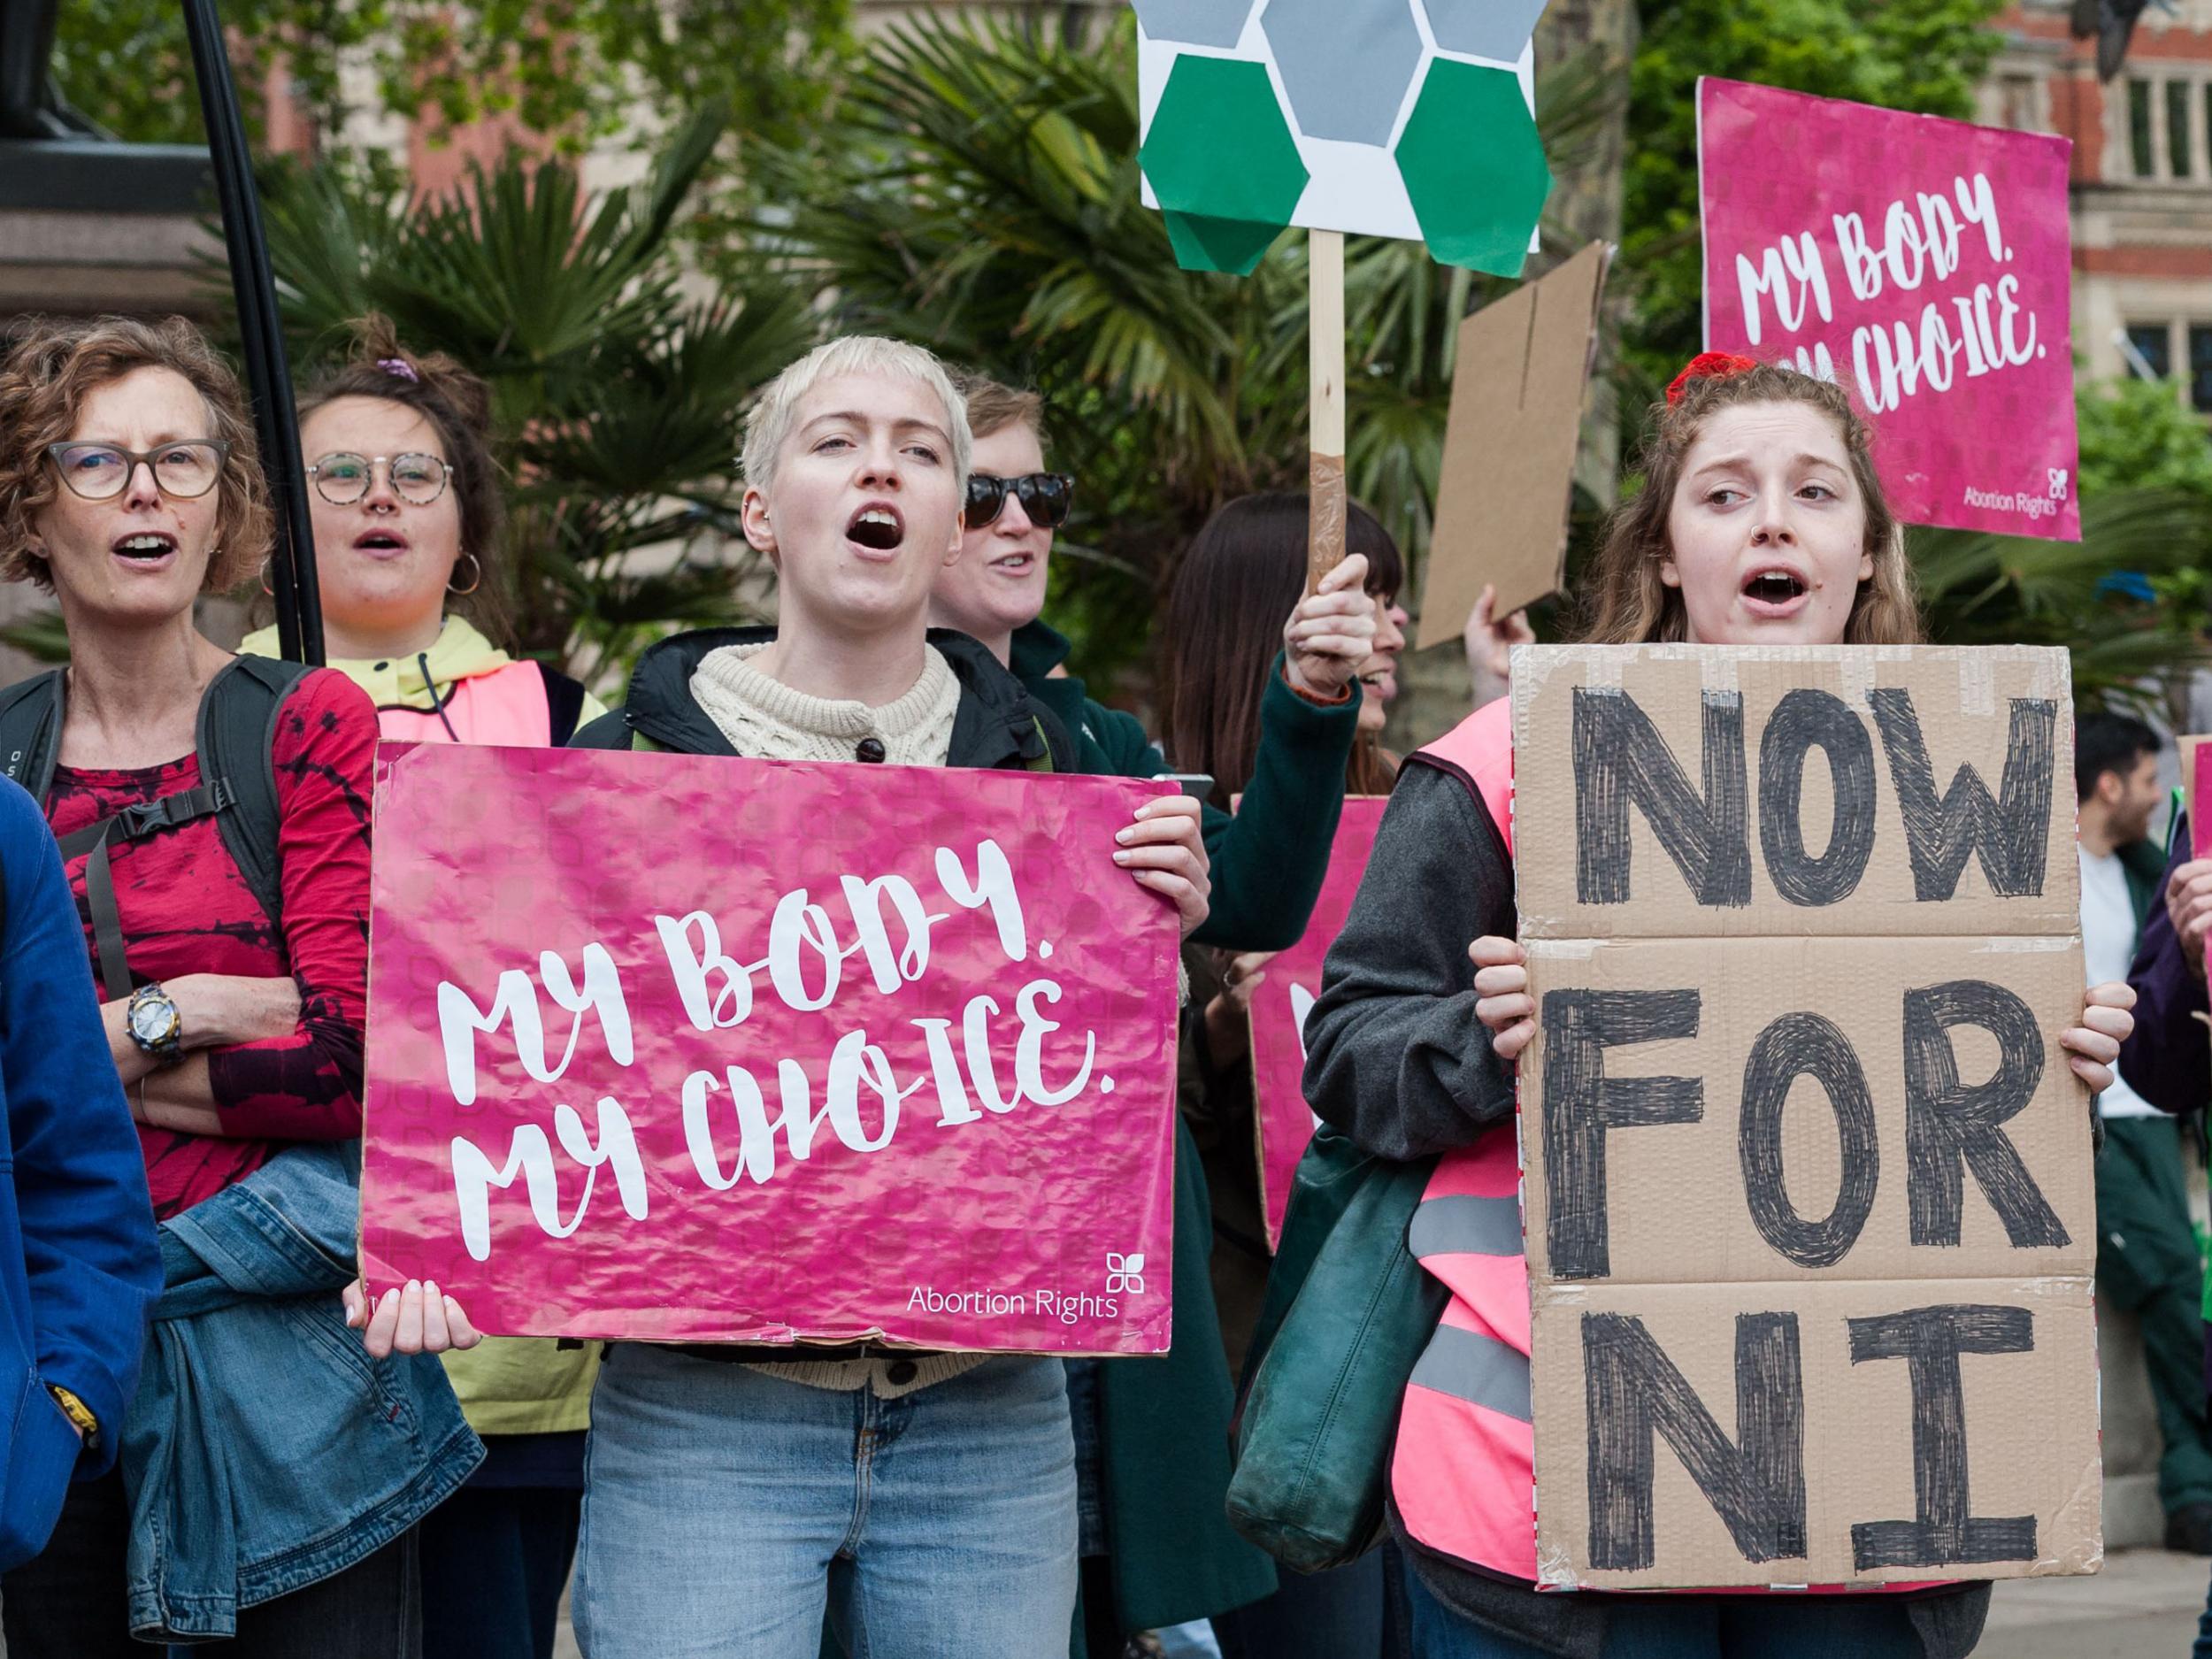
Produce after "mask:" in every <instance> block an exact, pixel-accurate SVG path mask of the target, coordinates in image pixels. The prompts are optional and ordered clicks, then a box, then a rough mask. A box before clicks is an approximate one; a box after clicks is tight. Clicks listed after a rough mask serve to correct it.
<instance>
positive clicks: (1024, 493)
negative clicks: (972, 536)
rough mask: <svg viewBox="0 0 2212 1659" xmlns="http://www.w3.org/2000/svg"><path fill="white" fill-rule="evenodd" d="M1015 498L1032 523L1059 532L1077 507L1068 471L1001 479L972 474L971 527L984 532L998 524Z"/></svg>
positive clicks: (969, 490)
mask: <svg viewBox="0 0 2212 1659" xmlns="http://www.w3.org/2000/svg"><path fill="white" fill-rule="evenodd" d="M1009 495H1012V496H1014V497H1016V498H1017V499H1018V500H1019V501H1020V503H1021V504H1022V511H1023V512H1025V513H1026V514H1027V515H1028V516H1029V522H1030V523H1032V524H1033V525H1036V526H1040V527H1041V528H1043V529H1046V530H1057V529H1058V528H1059V527H1060V526H1062V525H1064V524H1065V523H1067V521H1068V510H1069V509H1070V508H1071V507H1073V506H1074V505H1075V480H1073V479H1072V478H1070V477H1069V476H1068V475H1067V474H1066V473H1065V472H1031V473H1029V474H1027V475H1026V476H1025V477H1022V478H1001V477H999V476H998V474H996V473H995V472H971V473H970V474H969V475H968V528H969V529H971V530H980V529H982V528H983V526H986V525H987V524H994V523H995V522H997V519H998V516H999V514H1000V513H1002V512H1003V511H1006V498H1007V497H1008V496H1009Z"/></svg>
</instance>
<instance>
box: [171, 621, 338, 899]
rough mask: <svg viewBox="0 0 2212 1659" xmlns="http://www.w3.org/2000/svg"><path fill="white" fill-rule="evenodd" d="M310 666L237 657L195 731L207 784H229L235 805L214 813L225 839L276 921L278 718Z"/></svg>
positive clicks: (279, 887) (203, 707)
mask: <svg viewBox="0 0 2212 1659" xmlns="http://www.w3.org/2000/svg"><path fill="white" fill-rule="evenodd" d="M310 672H312V671H311V669H310V667H309V665H308V664H305V663H288V662H284V661H281V660H280V659H279V658H276V657H234V658H232V659H231V663H230V665H229V666H228V667H227V668H225V669H224V670H223V672H221V673H219V674H218V675H216V676H215V680H214V682H213V683H212V684H211V685H210V686H209V687H208V688H207V695H205V696H204V697H202V698H201V699H200V718H199V727H198V730H197V732H196V733H195V735H194V738H193V747H194V748H195V749H197V750H198V751H199V757H200V782H201V785H202V787H216V788H219V787H223V786H225V785H227V786H228V789H229V793H230V796H231V803H233V804H234V805H235V807H236V809H237V810H234V811H225V812H222V814H221V816H220V817H219V818H217V820H216V827H217V828H218V829H219V831H221V833H222V837H223V845H224V846H225V847H226V848H227V849H229V852H230V856H231V858H232V860H233V861H234V863H235V864H237V865H238V870H239V873H240V874H242V876H244V877H245V879H246V886H247V887H248V888H249V889H250V891H251V892H252V894H253V895H254V897H255V898H257V899H258V900H259V901H260V902H261V908H262V910H264V911H265V913H266V914H267V916H268V918H269V919H270V920H271V921H272V922H280V921H282V920H283V918H284V888H283V883H282V877H283V865H282V861H281V859H280V856H279V855H278V850H277V835H278V832H279V830H280V827H281V823H282V815H281V814H280V811H279V810H278V806H277V775H276V735H277V719H278V718H279V717H280V715H281V714H282V713H283V710H284V703H285V700H286V699H287V698H288V697H289V696H290V695H292V693H293V692H294V691H295V690H296V688H297V687H298V686H299V683H300V681H301V680H303V679H305V678H306V677H307V675H308V674H309V673H310ZM217 810H220V808H218V809H217Z"/></svg>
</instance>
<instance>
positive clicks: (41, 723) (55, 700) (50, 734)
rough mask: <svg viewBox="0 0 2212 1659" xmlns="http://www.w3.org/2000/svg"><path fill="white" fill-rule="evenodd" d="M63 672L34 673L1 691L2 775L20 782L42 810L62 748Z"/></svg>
mask: <svg viewBox="0 0 2212 1659" xmlns="http://www.w3.org/2000/svg"><path fill="white" fill-rule="evenodd" d="M62 674H63V671H62V670H61V669H58V668H52V669H49V670H47V672H44V673H42V674H34V675H32V676H31V678H30V679H28V680H19V681H18V682H17V683H16V684H14V685H12V686H10V687H8V688H7V689H6V690H5V691H0V777H5V778H8V779H10V780H12V781H14V782H16V783H19V784H21V785H22V786H23V787H24V788H25V789H26V790H27V791H28V792H29V794H30V796H31V799H33V800H34V801H35V802H37V803H39V806H40V808H41V810H43V809H44V807H45V805H46V797H47V795H50V794H51V793H52V791H53V787H54V757H56V756H57V755H58V754H59V753H60V752H61V713H62Z"/></svg>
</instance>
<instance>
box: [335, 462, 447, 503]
mask: <svg viewBox="0 0 2212 1659" xmlns="http://www.w3.org/2000/svg"><path fill="white" fill-rule="evenodd" d="M378 467H382V468H383V469H384V475H385V476H386V477H387V478H388V479H390V480H392V493H393V494H395V495H397V496H398V497H399V498H400V499H401V500H402V501H411V502H412V503H415V505H416V506H418V507H427V506H428V505H429V504H430V503H432V502H434V501H435V500H437V499H438V497H439V496H441V495H444V494H445V487H446V480H449V479H450V478H451V477H452V476H453V467H452V465H451V464H450V463H449V462H446V461H442V460H441V459H439V458H438V457H436V456H434V455H424V454H421V453H419V451H415V450H410V451H409V452H408V453H406V454H405V455H394V456H382V455H356V454H354V453H353V452H352V451H351V450H350V449H341V450H339V451H338V452H337V453H336V454H334V455H326V456H325V457H323V458H322V459H321V460H319V461H318V462H316V463H315V465H312V466H311V467H309V468H308V469H307V476H308V477H310V478H311V479H313V480H315V493H316V494H317V495H320V496H321V497H322V498H323V499H324V500H325V501H326V502H328V503H330V504H331V505H332V506H334V507H350V506H352V505H353V503H355V502H357V501H359V500H360V499H361V498H362V497H363V496H364V495H367V494H368V493H369V487H370V486H371V485H372V484H373V483H374V482H375V481H376V469H377V468H378Z"/></svg>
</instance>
